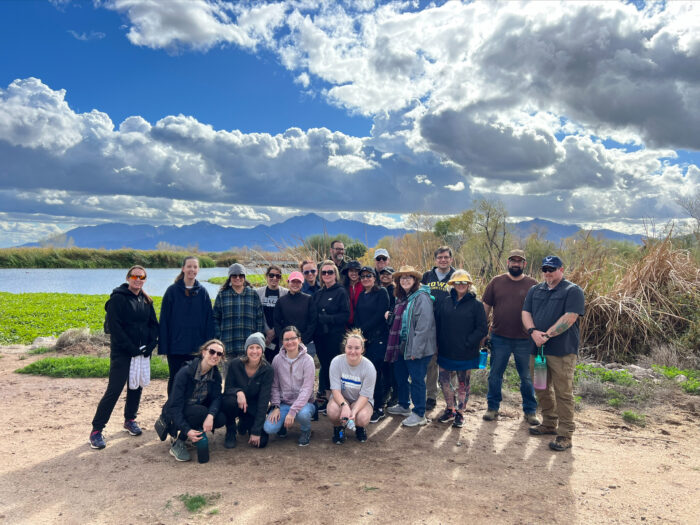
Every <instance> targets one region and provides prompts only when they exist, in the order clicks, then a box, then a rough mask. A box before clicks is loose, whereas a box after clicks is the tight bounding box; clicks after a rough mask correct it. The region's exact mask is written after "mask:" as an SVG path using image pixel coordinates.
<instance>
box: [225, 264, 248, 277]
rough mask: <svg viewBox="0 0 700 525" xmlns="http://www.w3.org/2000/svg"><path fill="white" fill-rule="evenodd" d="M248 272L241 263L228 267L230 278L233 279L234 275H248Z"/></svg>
mask: <svg viewBox="0 0 700 525" xmlns="http://www.w3.org/2000/svg"><path fill="white" fill-rule="evenodd" d="M247 273H248V272H246V271H245V266H243V265H242V264H241V263H233V264H232V265H231V266H229V267H228V276H229V277H231V276H232V275H241V274H243V275H246V274H247Z"/></svg>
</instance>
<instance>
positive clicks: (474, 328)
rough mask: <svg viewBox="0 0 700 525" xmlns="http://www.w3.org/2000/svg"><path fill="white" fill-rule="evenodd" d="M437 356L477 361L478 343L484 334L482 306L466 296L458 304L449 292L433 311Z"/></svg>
mask: <svg viewBox="0 0 700 525" xmlns="http://www.w3.org/2000/svg"><path fill="white" fill-rule="evenodd" d="M435 328H436V331H437V342H438V355H439V356H442V357H446V358H447V359H454V360H456V361H467V360H470V359H475V358H477V357H479V342H480V341H481V339H482V338H483V337H484V336H485V335H486V334H487V332H488V326H487V324H486V314H485V313H484V305H483V304H482V303H481V301H479V300H478V299H477V298H476V297H475V296H474V294H472V293H470V292H467V294H466V295H465V296H464V297H462V299H461V300H460V301H457V292H456V291H455V290H451V291H450V292H449V294H447V295H446V297H445V298H444V300H442V301H440V303H439V304H438V305H436V307H435Z"/></svg>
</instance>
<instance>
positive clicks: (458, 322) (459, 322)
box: [435, 270, 487, 428]
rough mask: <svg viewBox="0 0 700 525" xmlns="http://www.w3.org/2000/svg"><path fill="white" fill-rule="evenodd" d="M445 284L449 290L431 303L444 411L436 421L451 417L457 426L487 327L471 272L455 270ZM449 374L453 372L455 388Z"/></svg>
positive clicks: (449, 419)
mask: <svg viewBox="0 0 700 525" xmlns="http://www.w3.org/2000/svg"><path fill="white" fill-rule="evenodd" d="M449 284H450V286H452V289H451V290H450V291H449V294H448V295H447V297H445V298H444V299H443V300H442V301H440V303H438V304H437V305H436V306H435V331H436V332H437V348H438V351H437V362H438V366H439V374H438V378H439V381H440V387H441V388H442V393H443V395H444V396H445V412H444V413H443V414H442V415H441V416H440V418H439V419H438V421H440V423H448V422H450V421H452V422H453V423H452V426H453V427H456V428H461V427H462V426H463V425H464V409H465V407H466V405H467V401H468V400H469V382H470V379H471V370H472V368H479V343H480V342H481V339H483V338H484V336H485V335H486V334H487V327H486V315H485V314H484V307H483V306H482V305H481V302H480V301H479V300H478V299H477V298H476V287H475V286H474V282H473V281H472V278H471V275H469V273H467V272H466V271H465V270H456V271H455V272H454V273H453V274H452V277H451V278H450V280H449ZM453 375H456V376H457V385H458V386H457V391H456V392H455V388H454V386H453V385H452V376H453ZM455 394H456V396H455ZM455 397H456V399H455Z"/></svg>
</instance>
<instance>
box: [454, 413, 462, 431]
mask: <svg viewBox="0 0 700 525" xmlns="http://www.w3.org/2000/svg"><path fill="white" fill-rule="evenodd" d="M452 426H453V427H455V428H462V427H463V426H464V416H463V415H462V414H460V413H459V412H456V413H455V420H454V421H453V422H452Z"/></svg>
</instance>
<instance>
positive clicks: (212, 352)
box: [207, 348, 224, 357]
mask: <svg viewBox="0 0 700 525" xmlns="http://www.w3.org/2000/svg"><path fill="white" fill-rule="evenodd" d="M207 352H209V355H215V356H218V357H223V356H224V353H223V352H219V351H218V350H214V349H213V348H207Z"/></svg>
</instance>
